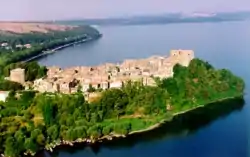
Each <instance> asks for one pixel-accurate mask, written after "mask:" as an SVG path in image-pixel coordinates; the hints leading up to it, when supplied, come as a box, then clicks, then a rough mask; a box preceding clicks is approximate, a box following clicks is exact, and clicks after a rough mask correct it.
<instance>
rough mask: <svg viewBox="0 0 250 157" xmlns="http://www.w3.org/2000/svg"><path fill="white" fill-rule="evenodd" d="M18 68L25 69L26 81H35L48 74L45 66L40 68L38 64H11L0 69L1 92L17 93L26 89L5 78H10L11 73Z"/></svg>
mask: <svg viewBox="0 0 250 157" xmlns="http://www.w3.org/2000/svg"><path fill="white" fill-rule="evenodd" d="M16 68H22V69H25V81H34V80H35V79H38V78H42V77H44V76H46V74H47V68H46V67H45V66H40V65H39V64H38V63H37V62H27V63H24V62H19V63H12V64H9V65H7V66H5V67H2V68H1V67H0V76H1V78H0V90H2V91H10V90H14V91H17V90H22V89H24V87H23V86H22V85H21V84H20V83H17V82H12V81H8V80H6V79H5V77H9V76H10V71H11V70H12V69H16Z"/></svg>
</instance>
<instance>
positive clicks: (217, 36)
mask: <svg viewBox="0 0 250 157" xmlns="http://www.w3.org/2000/svg"><path fill="white" fill-rule="evenodd" d="M249 26H250V22H246V21H245V22H222V23H195V24H169V25H145V26H143V25H140V26H114V27H112V26H110V27H99V28H98V29H99V30H100V32H101V33H102V34H103V37H102V38H100V39H99V40H96V41H92V42H89V43H85V44H82V45H78V46H75V47H70V48H66V49H64V50H62V51H59V52H56V53H54V54H52V55H49V56H46V57H44V58H41V59H40V60H39V63H40V64H43V65H47V66H52V65H56V66H60V67H63V68H64V67H69V66H79V65H96V64H101V63H104V62H121V61H122V60H124V59H128V58H143V57H149V56H152V55H168V53H169V51H170V50H171V49H192V50H194V51H195V55H196V57H198V58H201V59H203V60H207V61H209V62H210V63H211V64H212V65H214V66H215V67H216V68H228V69H230V70H231V71H232V72H234V73H235V74H237V75H239V76H240V77H242V78H244V80H245V81H246V84H247V88H246V96H245V105H244V106H243V107H242V108H239V109H235V110H231V111H230V112H227V113H226V114H223V113H220V114H221V115H222V116H217V117H216V118H210V119H209V120H210V122H209V123H208V124H206V125H201V124H203V123H205V121H206V120H207V119H206V118H204V117H205V116H202V115H201V116H200V118H199V117H198V118H197V117H195V118H193V119H192V121H190V120H189V121H188V123H189V124H193V125H194V124H197V125H199V127H195V128H193V129H192V131H190V128H183V130H182V131H180V130H179V131H176V132H174V133H173V132H172V133H170V132H169V131H168V130H166V129H167V127H166V128H164V127H163V128H161V131H160V133H159V131H155V133H148V134H144V135H140V136H139V137H134V138H129V139H127V140H118V141H114V142H111V143H107V144H103V145H97V146H94V147H83V146H78V147H77V148H72V149H60V150H58V151H57V152H56V153H53V154H48V153H46V152H44V154H43V156H51V155H52V156H58V157H83V156H84V157H117V156H119V157H128V156H129V157H155V156H157V157H247V156H248V150H250V148H248V137H249V134H248V131H247V130H248V129H249V125H247V118H248V115H249V113H250V108H249V104H250V96H249V91H250V88H249V85H250V70H247V69H248V68H247V65H250V63H249V59H250V27H249ZM208 112H209V111H208ZM211 112H212V111H211ZM209 113H210V112H209ZM211 114H212V113H211ZM197 119H199V121H197ZM182 123H183V124H184V122H182V121H181V123H180V124H182ZM160 135H161V136H160Z"/></svg>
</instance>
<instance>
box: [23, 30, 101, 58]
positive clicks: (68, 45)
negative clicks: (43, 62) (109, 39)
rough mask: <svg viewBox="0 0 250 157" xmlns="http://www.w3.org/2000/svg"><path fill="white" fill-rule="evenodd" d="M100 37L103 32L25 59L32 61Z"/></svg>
mask: <svg viewBox="0 0 250 157" xmlns="http://www.w3.org/2000/svg"><path fill="white" fill-rule="evenodd" d="M100 37H102V34H99V36H98V37H96V38H93V37H87V38H86V39H81V40H79V41H74V42H71V43H68V44H65V45H61V46H58V47H56V48H53V49H51V50H47V51H42V53H41V54H39V55H36V56H33V57H31V58H28V59H26V60H24V62H30V61H34V60H37V59H39V58H41V57H44V56H46V55H49V54H52V53H55V52H56V51H58V50H62V49H64V48H67V47H70V46H74V45H77V44H81V43H85V42H90V41H92V40H96V39H99V38H100Z"/></svg>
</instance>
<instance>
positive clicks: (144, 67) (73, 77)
mask: <svg viewBox="0 0 250 157" xmlns="http://www.w3.org/2000/svg"><path fill="white" fill-rule="evenodd" d="M193 58H194V52H193V51H192V50H172V51H171V52H170V56H169V57H167V56H152V57H150V58H146V59H137V60H136V59H129V60H125V61H124V62H122V63H120V64H112V63H106V64H102V65H98V66H92V67H90V66H79V67H71V68H66V69H61V68H59V67H48V73H47V77H46V78H41V79H38V80H35V82H34V85H33V88H34V89H35V90H38V91H40V92H60V93H65V94H70V93H74V92H77V91H78V90H82V91H83V92H89V91H90V89H101V90H105V89H108V88H121V87H122V85H123V84H124V83H126V82H127V81H129V80H130V81H142V83H143V84H144V85H149V86H154V85H155V81H154V77H159V78H167V77H172V76H173V67H174V65H175V64H177V63H179V64H181V65H183V66H188V64H189V62H190V61H191V60H192V59H193Z"/></svg>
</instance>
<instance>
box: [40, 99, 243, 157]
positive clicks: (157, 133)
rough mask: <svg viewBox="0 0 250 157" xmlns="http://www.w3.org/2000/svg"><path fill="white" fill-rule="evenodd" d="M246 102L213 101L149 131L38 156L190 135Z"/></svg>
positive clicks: (65, 148) (132, 144) (124, 146)
mask: <svg viewBox="0 0 250 157" xmlns="http://www.w3.org/2000/svg"><path fill="white" fill-rule="evenodd" d="M244 104H245V101H244V100H243V99H242V98H236V99H231V100H227V101H223V102H219V103H213V104H210V105H208V106H206V107H204V108H199V109H196V110H194V111H191V112H188V113H186V114H184V115H179V116H176V117H175V118H174V119H173V121H171V122H167V123H165V124H164V125H162V127H160V128H158V129H155V130H152V131H149V132H145V133H141V134H136V135H130V136H128V137H127V138H122V139H115V140H112V141H105V142H104V143H97V144H95V145H92V146H90V147H87V146H86V145H85V144H79V145H76V146H74V147H63V148H59V149H57V150H55V152H54V153H52V154H48V153H47V152H43V153H42V154H39V155H38V156H46V157H47V156H53V157H57V156H58V155H59V152H67V153H70V154H74V153H76V152H78V151H83V150H84V149H91V150H92V152H94V153H95V154H98V152H99V151H100V148H101V147H105V148H108V149H120V148H132V147H133V146H134V145H136V144H138V143H149V142H153V141H158V140H168V139H171V138H174V137H180V136H188V135H191V134H194V133H195V132H196V131H198V130H199V129H201V128H204V127H206V126H208V125H209V124H211V123H212V122H214V121H216V120H218V119H220V118H223V117H226V116H228V115H229V114H231V113H232V112H236V111H240V110H241V109H242V108H243V106H244Z"/></svg>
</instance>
